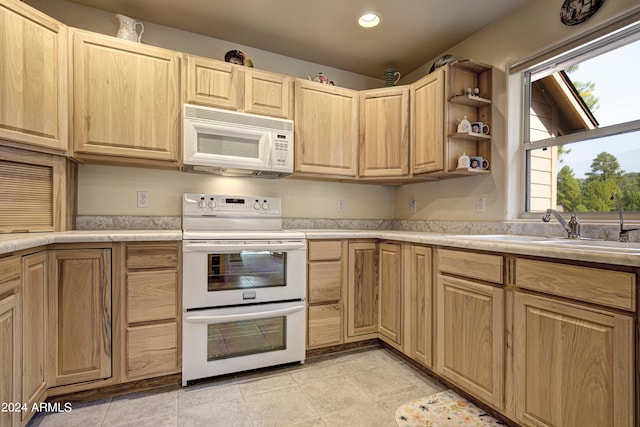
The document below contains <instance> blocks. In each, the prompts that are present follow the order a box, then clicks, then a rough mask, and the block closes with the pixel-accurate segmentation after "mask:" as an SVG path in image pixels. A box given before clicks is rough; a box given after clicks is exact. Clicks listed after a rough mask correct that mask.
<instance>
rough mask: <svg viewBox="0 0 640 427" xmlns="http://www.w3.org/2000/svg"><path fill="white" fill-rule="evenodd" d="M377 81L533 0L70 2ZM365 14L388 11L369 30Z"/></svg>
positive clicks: (411, 67)
mask: <svg viewBox="0 0 640 427" xmlns="http://www.w3.org/2000/svg"><path fill="white" fill-rule="evenodd" d="M70 1H71V2H73V3H78V4H83V5H86V6H90V7H93V8H96V9H102V10H105V11H108V12H112V13H121V14H124V15H127V16H130V17H132V18H135V19H138V20H142V21H147V22H153V23H156V24H160V25H165V26H168V27H173V28H178V29H181V30H185V31H189V32H193V33H198V34H203V35H206V36H210V37H214V38H217V39H222V40H226V41H230V42H233V43H238V44H242V45H246V46H251V47H255V48H258V49H262V50H266V51H269V52H274V53H278V54H281V55H285V56H289V57H293V58H297V59H302V60H305V61H309V62H315V63H318V64H323V65H327V66H331V67H335V68H339V69H343V70H347V71H352V72H354V73H358V74H363V75H367V76H371V77H375V78H383V77H382V73H383V70H384V69H386V68H395V69H396V70H398V71H400V72H401V73H402V74H407V73H409V72H411V71H413V70H415V69H416V68H418V67H419V66H421V65H423V64H425V63H426V62H427V61H429V60H431V59H432V58H434V57H436V56H437V55H440V54H441V53H442V52H444V51H446V49H448V48H450V47H451V46H453V45H455V44H456V43H458V42H460V41H462V40H463V39H465V38H466V37H468V36H470V35H471V34H473V33H474V32H476V31H478V30H480V29H481V28H483V27H485V26H487V25H489V24H491V23H492V22H494V21H496V20H498V19H500V18H502V17H503V16H505V15H507V14H509V13H510V12H512V11H513V10H515V9H517V8H518V7H520V6H522V5H523V4H525V3H526V2H527V1H531V0H396V1H393V0H323V1H319V2H317V3H315V2H313V1H309V0H233V1H230V0H180V1H176V0H110V1H108V2H105V1H104V0H70ZM365 11H376V12H378V13H379V14H381V15H382V23H381V24H380V25H379V26H377V27H375V28H370V29H365V28H361V27H359V26H358V25H357V24H356V20H357V18H358V16H359V15H360V14H361V13H363V12H365Z"/></svg>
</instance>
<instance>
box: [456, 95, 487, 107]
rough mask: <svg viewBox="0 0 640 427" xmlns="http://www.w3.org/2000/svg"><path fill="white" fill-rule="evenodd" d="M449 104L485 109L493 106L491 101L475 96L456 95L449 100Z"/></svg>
mask: <svg viewBox="0 0 640 427" xmlns="http://www.w3.org/2000/svg"><path fill="white" fill-rule="evenodd" d="M449 102H452V103H454V104H460V105H467V106H469V107H483V106H485V105H491V100H490V99H487V98H482V97H479V96H474V95H456V96H453V97H451V98H449Z"/></svg>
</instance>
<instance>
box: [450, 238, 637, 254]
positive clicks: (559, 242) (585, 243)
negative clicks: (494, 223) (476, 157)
mask: <svg viewBox="0 0 640 427" xmlns="http://www.w3.org/2000/svg"><path fill="white" fill-rule="evenodd" d="M447 238H450V239H460V240H476V241H487V242H512V243H526V244H531V245H542V246H547V247H553V248H567V249H580V250H584V251H598V252H614V253H628V254H636V253H637V254H640V243H622V242H614V241H608V240H601V239H592V238H588V237H585V238H580V239H568V238H558V237H548V236H522V235H517V234H467V235H465V234H452V235H448V236H447Z"/></svg>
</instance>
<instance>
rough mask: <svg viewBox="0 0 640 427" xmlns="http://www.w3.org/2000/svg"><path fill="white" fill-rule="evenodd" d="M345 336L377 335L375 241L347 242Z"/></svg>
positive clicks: (353, 337) (362, 337) (367, 336)
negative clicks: (347, 277) (347, 275)
mask: <svg viewBox="0 0 640 427" xmlns="http://www.w3.org/2000/svg"><path fill="white" fill-rule="evenodd" d="M348 246H349V258H348V274H349V279H348V284H347V338H348V340H350V341H357V340H362V339H367V338H377V336H378V334H377V332H378V248H377V244H376V243H375V242H349V245H348Z"/></svg>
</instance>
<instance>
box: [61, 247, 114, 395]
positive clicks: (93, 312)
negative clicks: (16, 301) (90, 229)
mask: <svg viewBox="0 0 640 427" xmlns="http://www.w3.org/2000/svg"><path fill="white" fill-rule="evenodd" d="M50 257H51V264H52V265H51V277H50V282H51V283H50V298H49V343H50V344H49V345H50V355H51V356H50V357H51V359H50V365H49V381H50V383H51V384H50V386H60V385H67V384H75V383H79V382H83V381H92V380H98V379H104V378H109V377H111V250H110V249H78V250H75V249H68V250H55V251H50Z"/></svg>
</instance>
